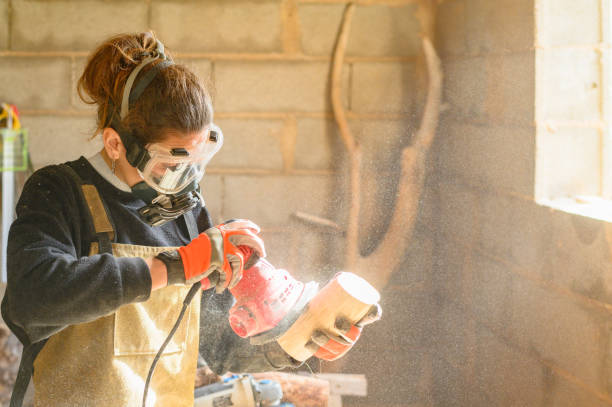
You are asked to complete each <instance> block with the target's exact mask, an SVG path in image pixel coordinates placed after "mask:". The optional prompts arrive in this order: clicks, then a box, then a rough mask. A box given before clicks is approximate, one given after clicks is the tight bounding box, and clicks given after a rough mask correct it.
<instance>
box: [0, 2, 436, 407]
mask: <svg viewBox="0 0 612 407" xmlns="http://www.w3.org/2000/svg"><path fill="white" fill-rule="evenodd" d="M413 3H414V2H412V1H409V0H407V1H397V0H390V1H386V0H381V1H374V2H369V4H368V5H359V6H358V7H357V9H356V12H355V17H354V21H353V25H352V29H351V33H350V38H349V45H348V48H347V55H346V58H345V65H344V69H343V95H342V96H343V100H344V103H345V106H346V108H347V113H348V118H349V121H350V126H351V128H352V129H353V131H354V132H355V136H356V137H357V139H358V140H359V142H360V143H361V144H362V145H363V146H364V147H363V148H364V154H365V157H364V173H365V175H366V176H367V181H364V183H365V185H366V187H367V188H366V190H365V192H364V195H365V196H364V202H363V203H362V207H363V209H362V218H363V222H362V225H361V230H362V248H363V250H364V251H368V250H371V249H372V248H373V247H374V246H375V244H376V243H377V240H378V238H379V237H380V236H381V235H382V233H384V229H385V228H386V224H387V222H388V214H389V212H390V205H392V202H393V197H394V193H395V190H396V186H395V181H396V179H397V174H396V172H397V164H398V158H399V157H398V153H399V147H401V146H403V145H406V144H407V143H409V141H410V135H411V134H412V132H413V131H414V128H415V127H416V125H417V124H418V118H416V117H415V116H414V113H415V110H416V109H417V107H418V104H419V103H421V102H422V101H419V100H417V95H418V92H417V91H418V89H419V87H421V88H422V85H421V84H419V83H417V78H416V74H415V72H416V71H417V68H416V64H417V60H418V54H419V52H420V40H419V37H418V33H419V30H420V27H419V25H418V22H417V20H416V18H415V16H414V11H415V10H416V6H415V5H414V4H413ZM345 4H346V2H345V1H337V0H333V1H329V0H321V1H317V0H258V1H247V0H236V1H222V0H211V1H206V2H200V1H192V0H128V1H124V0H121V1H120V0H54V1H45V0H0V100H3V101H7V102H10V103H13V104H16V105H17V106H18V107H19V109H20V111H21V113H22V122H23V124H24V125H25V126H26V127H29V129H30V134H31V143H30V144H31V155H32V160H33V163H34V166H35V167H36V168H40V167H42V166H44V165H47V164H51V163H57V162H62V161H66V160H70V159H75V158H77V157H78V156H79V155H86V156H87V155H89V154H93V153H95V152H96V151H98V150H99V149H100V148H101V147H100V143H99V141H97V140H96V139H94V140H92V141H89V139H90V137H91V136H92V132H93V129H94V127H95V123H94V114H95V111H94V109H93V108H92V106H88V105H85V104H83V103H82V102H81V101H80V100H79V98H78V96H77V94H76V90H75V89H76V81H77V79H78V77H79V76H80V74H81V72H82V70H83V67H84V64H85V61H86V58H87V55H88V53H89V52H90V51H91V50H93V49H94V47H95V46H96V45H97V44H98V43H99V42H101V41H102V40H104V39H105V38H107V37H108V36H110V35H113V34H116V33H118V32H134V31H143V30H147V29H152V30H154V31H155V32H156V34H157V35H158V36H159V38H160V39H161V40H162V41H163V42H164V44H165V45H166V46H167V48H168V49H169V50H170V51H171V52H172V53H173V55H174V56H175V59H176V60H177V61H179V62H181V63H184V64H186V65H188V66H189V67H190V68H191V69H193V70H194V71H195V72H196V73H198V74H199V75H200V77H201V78H202V79H203V80H204V81H206V83H207V84H209V86H210V89H211V92H212V94H213V104H214V107H215V111H216V113H215V121H216V122H217V124H219V125H220V126H221V128H222V129H223V130H224V135H225V146H224V147H223V149H222V150H221V152H220V153H219V154H218V156H216V157H215V158H214V159H213V160H212V161H211V163H210V165H209V167H208V169H207V174H206V175H205V177H204V179H203V181H202V187H203V192H204V197H205V200H206V202H207V206H208V207H209V209H210V210H211V212H212V215H213V217H214V219H215V220H217V221H221V220H223V219H228V218H232V217H247V218H251V219H253V220H254V221H255V222H257V223H259V224H260V225H261V226H262V228H263V237H264V240H265V241H266V243H267V246H268V252H269V256H270V260H271V261H272V262H273V263H274V264H276V265H277V266H279V267H285V268H288V269H289V270H291V272H292V273H294V274H295V275H296V276H297V277H299V278H302V279H311V278H313V279H317V280H320V281H321V282H323V281H325V280H326V279H328V278H330V277H331V276H332V275H333V274H334V273H335V272H336V271H338V269H339V268H340V267H341V262H342V258H343V239H342V237H341V236H340V235H338V234H334V233H333V232H332V231H328V230H325V229H321V228H317V227H313V226H311V225H308V224H305V223H303V222H301V221H299V220H297V219H296V218H295V217H294V216H293V214H294V213H295V212H296V211H302V212H307V213H310V214H313V215H318V216H323V217H327V218H331V219H332V220H334V221H336V222H338V223H340V224H343V222H344V220H345V216H346V212H347V211H346V209H347V202H348V199H347V198H348V196H347V191H346V188H345V185H346V179H345V178H344V175H345V173H346V168H345V166H344V164H345V163H346V161H345V159H346V157H345V150H344V148H343V146H342V144H341V143H340V139H339V136H338V134H337V132H336V127H335V124H334V122H333V118H332V114H331V106H330V101H329V86H330V84H329V82H330V80H329V74H330V64H331V55H332V50H333V46H334V44H335V40H336V36H337V32H338V28H339V25H340V21H341V16H342V11H343V9H344V6H345ZM33 27H35V29H33ZM433 199H434V195H432V194H429V195H427V196H426V197H424V199H423V205H422V206H423V208H424V209H426V208H427V207H428V205H429V204H431V205H433V204H434V202H433ZM424 223H426V222H424V221H421V223H420V224H419V225H418V226H417V231H416V232H415V235H414V237H413V241H414V242H415V243H414V244H415V246H414V247H415V248H414V249H413V250H411V252H410V253H407V254H404V255H405V256H406V261H405V265H404V266H403V267H402V269H401V270H398V271H397V273H396V275H395V276H394V281H393V285H392V287H390V288H389V290H388V292H384V293H383V307H384V308H385V319H384V321H382V322H380V326H379V329H378V330H371V331H370V332H366V333H365V335H364V338H363V340H362V343H360V345H359V347H358V348H357V349H355V350H354V351H353V354H354V355H353V359H351V361H350V362H349V363H347V365H346V366H347V367H346V369H348V370H350V371H354V372H357V373H367V375H368V379H369V383H370V387H369V394H370V395H369V396H368V397H367V398H360V399H354V400H351V401H350V403H351V404H349V405H355V406H383V405H384V406H390V405H397V406H400V405H401V406H403V405H412V404H414V403H421V402H425V401H426V400H427V397H428V393H429V389H430V382H431V374H430V371H431V358H430V354H429V350H428V349H429V344H428V343H427V341H425V340H424V337H425V333H424V332H425V330H426V329H427V326H428V324H427V322H426V321H427V318H428V317H429V315H428V313H427V312H426V309H427V308H428V307H427V305H428V299H429V296H428V295H427V291H426V290H427V288H426V287H428V285H427V282H426V281H425V278H426V276H427V275H428V273H427V271H426V270H427V268H428V267H431V255H432V248H433V236H432V233H431V232H430V230H429V229H428V228H426V227H424V226H423V224H424ZM398 255H403V254H398ZM415 327H419V328H418V329H415ZM398 354H402V355H405V356H402V359H401V361H399V362H397V363H396V362H395V361H394V358H395V357H396V356H397V355H398ZM381 361H384V362H381ZM389 366H393V367H392V375H393V376H394V379H393V380H394V381H395V385H394V387H393V389H391V390H390V389H389V388H388V382H389V380H388V377H389V374H388V369H389ZM400 393H401V394H400Z"/></svg>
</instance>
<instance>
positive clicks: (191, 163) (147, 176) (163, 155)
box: [139, 125, 223, 195]
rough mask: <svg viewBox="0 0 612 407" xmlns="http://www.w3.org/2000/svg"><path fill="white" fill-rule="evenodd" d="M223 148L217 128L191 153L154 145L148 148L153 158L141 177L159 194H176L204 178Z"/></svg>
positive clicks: (211, 130) (213, 127)
mask: <svg viewBox="0 0 612 407" xmlns="http://www.w3.org/2000/svg"><path fill="white" fill-rule="evenodd" d="M222 145H223V133H222V132H221V129H220V128H219V127H217V126H215V125H211V126H209V128H208V129H207V131H206V132H205V134H204V137H203V140H202V141H201V142H200V143H198V145H197V146H195V147H193V148H190V149H185V148H169V147H166V146H164V145H162V144H152V145H151V146H148V147H147V150H148V152H149V155H150V157H151V158H150V159H149V161H148V162H147V163H146V164H145V167H144V169H143V170H142V171H140V170H139V173H140V175H141V176H142V178H143V179H144V181H145V182H146V183H147V184H149V185H150V186H151V187H152V188H154V189H155V190H156V191H158V192H160V193H162V194H169V195H172V194H176V193H178V192H180V191H182V190H183V189H185V188H186V187H187V186H188V185H189V184H190V183H192V182H193V181H194V180H196V181H199V180H200V179H201V178H202V176H203V175H204V169H205V168H206V165H207V164H208V162H209V161H210V160H211V158H212V157H213V156H214V155H215V154H216V153H217V152H218V151H219V149H220V148H221V146H222Z"/></svg>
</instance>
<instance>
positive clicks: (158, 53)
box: [120, 40, 174, 120]
mask: <svg viewBox="0 0 612 407" xmlns="http://www.w3.org/2000/svg"><path fill="white" fill-rule="evenodd" d="M158 59H161V60H163V61H164V62H163V63H164V66H162V67H160V68H158V69H161V68H164V67H166V66H169V65H172V64H174V62H172V60H170V59H168V57H167V56H166V54H165V48H164V44H162V42H161V41H160V40H157V48H156V50H155V53H154V54H153V55H151V56H148V57H147V58H145V59H143V60H142V61H140V63H139V64H138V66H136V68H134V70H133V71H132V72H131V73H130V76H128V78H127V81H125V86H124V88H123V97H122V98H121V112H120V113H121V120H123V119H125V117H126V116H127V114H128V110H129V109H130V103H132V102H134V101H136V100H137V99H138V96H140V94H141V93H142V91H143V90H144V89H142V90H140V92H139V94H138V96H137V97H132V96H131V94H130V92H131V90H132V86H133V85H134V82H135V81H136V77H137V76H138V74H139V73H140V71H141V70H142V68H144V67H145V66H147V65H149V64H150V63H151V62H153V61H156V60H158ZM157 71H158V70H155V74H153V75H152V77H151V78H150V79H149V80H148V81H146V84H145V85H144V87H145V88H146V87H147V86H148V85H149V83H151V81H152V80H153V78H154V77H155V75H156V74H157Z"/></svg>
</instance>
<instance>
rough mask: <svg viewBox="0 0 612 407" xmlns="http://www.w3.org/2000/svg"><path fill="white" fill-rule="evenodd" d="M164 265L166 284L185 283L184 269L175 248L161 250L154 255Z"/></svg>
mask: <svg viewBox="0 0 612 407" xmlns="http://www.w3.org/2000/svg"><path fill="white" fill-rule="evenodd" d="M155 257H156V258H158V259H159V260H161V261H162V262H163V263H164V264H165V265H166V270H167V273H168V285H176V284H185V283H186V280H185V269H184V267H183V261H182V260H181V256H180V254H179V252H178V251H177V250H171V251H167V252H161V253H159V254H158V255H157V256H155Z"/></svg>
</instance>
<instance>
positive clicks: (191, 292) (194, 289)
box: [142, 281, 202, 407]
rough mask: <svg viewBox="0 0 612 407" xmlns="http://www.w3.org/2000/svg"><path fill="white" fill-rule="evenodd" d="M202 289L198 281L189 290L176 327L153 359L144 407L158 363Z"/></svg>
mask: <svg viewBox="0 0 612 407" xmlns="http://www.w3.org/2000/svg"><path fill="white" fill-rule="evenodd" d="M201 287H202V283H201V282H199V281H198V282H197V283H195V284H194V285H192V286H191V288H190V289H189V292H188V293H187V295H186V296H185V299H184V300H183V308H182V309H181V312H180V314H179V316H178V318H177V319H176V322H175V323H174V326H173V327H172V329H171V330H170V333H169V334H168V337H167V338H166V340H165V341H164V343H163V344H162V346H161V347H160V348H159V351H157V355H155V359H153V362H152V363H151V367H150V368H149V374H148V375H147V381H146V382H145V387H144V393H143V395H142V407H146V405H147V393H148V392H149V384H150V383H151V378H152V377H153V372H155V366H157V362H159V358H160V357H161V355H162V353H163V352H164V349H166V346H168V344H169V343H170V341H171V340H172V337H173V336H174V334H175V333H176V330H177V329H178V327H179V325H180V324H181V321H182V320H183V317H184V316H185V311H187V307H188V306H189V304H190V303H191V300H193V297H194V296H195V295H196V293H197V292H198V290H199V289H200V288H201Z"/></svg>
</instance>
